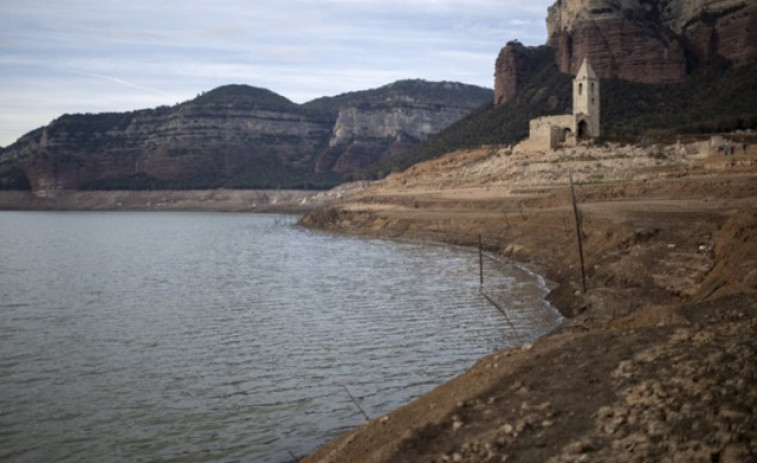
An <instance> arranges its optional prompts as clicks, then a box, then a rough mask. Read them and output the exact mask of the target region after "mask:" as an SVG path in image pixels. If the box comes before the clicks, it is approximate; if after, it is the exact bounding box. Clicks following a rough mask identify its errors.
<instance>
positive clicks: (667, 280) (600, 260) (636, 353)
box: [302, 152, 757, 463]
mask: <svg viewBox="0 0 757 463" xmlns="http://www.w3.org/2000/svg"><path fill="white" fill-rule="evenodd" d="M621 160H622V161H627V160H626V159H621ZM630 161H631V162H624V164H626V165H625V166H619V164H621V163H615V164H611V163H607V164H608V165H609V168H608V167H606V168H605V170H604V171H599V172H596V171H592V170H588V168H587V165H588V164H591V165H590V166H588V167H589V168H591V169H593V168H594V167H595V166H596V165H597V164H600V163H602V164H604V162H597V160H596V159H589V160H588V161H586V162H585V163H584V164H583V165H582V164H581V163H580V162H573V163H572V165H571V167H573V168H575V169H577V170H579V172H581V169H584V170H583V172H582V176H581V177H579V178H580V179H581V180H582V181H581V183H580V184H579V185H578V186H577V193H578V196H579V205H580V207H581V213H582V216H583V230H582V231H583V234H584V235H585V243H586V246H585V247H586V249H585V252H586V262H587V273H588V276H589V291H588V292H587V293H586V294H582V292H581V289H580V272H579V268H578V250H577V246H576V233H575V225H574V222H571V221H570V217H571V215H572V210H571V207H570V200H569V190H568V188H567V186H566V184H565V183H567V182H565V183H563V184H562V185H559V184H558V185H556V184H555V182H554V181H553V179H554V177H553V175H554V173H553V172H556V171H551V169H552V166H549V165H546V166H545V163H544V161H543V159H541V158H538V157H536V158H535V157H528V156H526V157H517V156H510V157H507V158H501V159H497V156H494V157H492V156H491V155H488V156H487V155H486V154H484V153H475V152H474V153H456V154H453V155H449V156H447V157H446V158H442V159H441V160H437V161H431V162H428V163H424V164H421V165H418V166H416V167H415V168H411V169H410V170H409V171H406V172H404V173H402V174H395V175H393V176H390V177H389V178H387V179H386V180H384V181H380V182H377V183H376V184H374V185H372V186H370V187H368V188H367V189H366V190H364V191H363V192H362V193H360V194H359V195H356V196H354V197H351V198H347V199H346V200H345V201H342V202H340V203H337V204H336V205H333V206H328V207H326V208H324V209H319V210H315V211H312V212H310V213H308V214H307V215H305V216H304V217H303V219H302V224H303V225H304V226H306V227H309V228H313V229H318V230H324V231H328V232H336V233H346V234H356V235H362V236H370V237H379V238H389V239H413V240H429V241H434V242H444V243H448V244H456V245H468V246H477V237H478V235H479V234H481V235H482V236H484V242H485V243H487V245H488V246H487V250H488V251H490V252H492V253H494V254H495V255H497V256H501V257H504V258H508V259H511V260H513V261H515V262H518V263H520V264H522V265H523V266H525V267H526V268H527V269H529V270H531V271H535V272H536V273H537V274H539V275H542V276H544V277H545V278H547V279H548V280H550V281H552V282H556V283H557V284H558V286H557V287H555V288H552V290H551V291H550V294H549V296H548V300H549V302H550V303H551V304H552V305H553V306H554V307H555V308H557V309H558V310H559V311H560V312H561V313H562V314H563V316H564V317H565V320H564V321H563V323H562V325H561V326H560V327H559V328H558V329H557V330H555V331H554V332H553V333H550V334H548V335H546V336H544V337H542V338H541V339H539V340H538V341H536V342H534V343H533V344H525V345H523V346H521V347H519V348H513V349H508V350H506V351H503V352H498V353H495V354H492V355H490V356H487V357H485V358H483V359H481V360H480V361H479V362H477V363H476V365H474V366H473V367H472V368H471V369H470V370H468V371H467V372H465V373H463V374H461V375H460V376H458V377H456V378H454V379H453V380H451V381H450V382H448V383H445V384H442V385H440V386H438V387H437V388H435V389H434V390H432V391H431V392H429V393H428V394H427V395H425V396H423V397H421V398H419V399H417V400H416V401H414V402H412V403H410V404H407V405H405V406H403V407H401V408H399V409H397V410H395V411H393V412H391V413H389V414H387V415H385V416H383V417H380V418H378V419H376V420H373V421H371V422H370V423H368V424H366V425H364V426H362V427H360V428H358V429H356V430H352V431H349V432H347V433H345V435H344V436H343V437H341V438H339V439H337V440H336V441H334V442H331V443H328V444H326V445H324V446H323V447H321V448H320V449H319V450H317V451H316V452H314V453H313V454H312V455H310V456H309V457H307V458H305V459H304V460H303V461H304V462H308V463H311V462H351V461H370V462H390V461H391V462H416V461H421V462H449V461H453V462H471V463H472V462H482V461H485V462H488V461H505V460H506V461H508V462H511V461H523V462H530V461H551V462H563V461H565V462H568V461H579V460H580V461H659V460H662V459H674V460H673V461H678V459H680V461H700V460H701V461H713V460H712V458H714V457H713V455H715V456H717V458H720V456H721V455H722V456H723V457H724V459H719V460H714V461H747V460H744V458H746V459H748V458H753V457H757V439H755V438H754V436H755V435H757V434H755V433H754V432H755V431H757V425H756V424H755V420H754V419H753V418H752V416H754V415H753V413H752V412H751V411H755V412H757V394H755V393H754V392H750V391H749V390H748V387H747V386H745V385H746V384H749V383H751V382H754V381H755V380H757V371H755V369H754V368H751V367H749V368H747V367H743V365H745V364H744V363H743V362H744V361H746V362H750V360H748V359H749V358H750V357H749V355H751V354H749V352H757V322H755V320H756V319H757V272H756V271H750V269H754V268H757V187H756V186H755V185H757V168H756V167H757V163H755V156H753V155H752V156H751V157H749V156H744V157H743V159H742V158H739V159H737V160H735V161H733V162H728V163H724V162H723V159H722V158H712V157H710V158H702V157H701V156H699V157H697V158H696V159H690V158H686V157H685V156H684V157H681V158H677V159H676V158H672V159H670V160H669V162H667V163H662V164H661V163H656V162H649V160H648V159H646V158H639V159H631V160H630ZM729 161H730V160H729ZM496 163H499V164H500V166H501V169H502V170H504V171H507V169H511V168H512V167H517V168H518V170H520V171H521V173H520V175H522V173H523V171H524V170H525V171H528V170H529V169H531V170H532V171H536V172H537V174H536V175H531V176H529V175H528V173H527V174H526V176H524V177H522V179H523V180H522V181H521V183H520V184H512V183H509V182H501V183H499V182H497V181H496V180H495V181H491V180H490V181H484V182H482V181H481V175H480V173H481V172H484V171H487V169H489V170H488V171H487V173H489V178H492V177H494V178H495V179H496V172H497V171H496V170H494V169H492V168H491V167H492V165H494V164H496ZM560 164H564V162H561V163H560ZM610 164H611V165H610ZM629 165H630V166H629ZM460 166H465V168H464V169H465V170H466V171H468V172H467V174H459V172H460V170H462V169H460V168H459V167H460ZM531 166H533V168H532V167H531ZM523 167H525V169H524V168H523ZM545 167H546V169H545ZM557 167H558V168H559V169H564V165H558V166H557ZM545 170H546V173H545ZM492 172H493V173H492ZM563 172H564V170H563ZM466 175H467V177H466ZM600 176H604V177H603V178H602V177H600ZM592 178H594V179H597V178H599V179H600V181H592V180H591V179H592ZM512 179H513V177H509V179H508V180H510V181H512ZM713 351H722V352H730V353H729V354H728V355H731V356H732V358H733V359H736V360H737V361H736V364H732V363H728V362H722V361H720V360H719V358H718V357H715V356H712V355H710V354H711V353H712V352H713ZM738 352H742V353H743V355H746V357H744V356H743V355H742V356H740V355H741V354H738ZM752 363H753V362H752ZM684 367H685V368H684ZM662 372H665V373H664V374H663V373H662ZM702 375H704V376H702ZM703 377H706V378H707V380H706V381H702V380H701V379H699V380H698V378H703ZM736 380H738V381H736ZM681 385H686V386H685V387H684V386H681ZM638 391H641V392H638ZM637 393H638V394H641V396H638V395H634V394H637ZM734 394H735V396H734ZM734 397H737V399H734ZM640 401H641V402H640ZM642 402H643V406H642V405H640V403H642ZM732 408H734V409H738V410H746V411H750V412H746V413H742V414H730V412H729V411H728V410H731V409H732ZM660 416H662V417H663V418H662V419H660ZM692 422H693V423H697V424H696V426H695V428H693V429H692V428H691V423H692ZM750 433H751V434H750ZM729 458H730V459H729Z"/></svg>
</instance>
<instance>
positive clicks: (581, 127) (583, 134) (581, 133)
mask: <svg viewBox="0 0 757 463" xmlns="http://www.w3.org/2000/svg"><path fill="white" fill-rule="evenodd" d="M577 131H578V133H577V135H578V139H579V140H583V139H584V138H588V137H589V124H587V123H586V121H580V122H579V123H578V130H577Z"/></svg>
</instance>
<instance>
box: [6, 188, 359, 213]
mask: <svg viewBox="0 0 757 463" xmlns="http://www.w3.org/2000/svg"><path fill="white" fill-rule="evenodd" d="M360 188H362V184H360V183H355V184H345V185H342V186H340V187H338V188H335V189H332V190H328V191H317V190H227V189H215V190H129V191H126V190H113V191H54V192H31V191H0V210H24V211H187V212H189V211H198V212H210V211H214V212H282V213H304V212H308V211H311V210H313V209H317V208H321V207H324V206H326V205H328V204H331V203H332V202H334V201H337V200H340V199H342V198H343V197H345V196H346V195H349V194H352V193H353V192H354V191H357V190H359V189H360Z"/></svg>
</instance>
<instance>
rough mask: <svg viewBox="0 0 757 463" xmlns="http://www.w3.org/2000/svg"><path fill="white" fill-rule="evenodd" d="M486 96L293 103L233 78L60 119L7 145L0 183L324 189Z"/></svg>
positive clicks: (46, 187)
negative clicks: (167, 99) (165, 103)
mask: <svg viewBox="0 0 757 463" xmlns="http://www.w3.org/2000/svg"><path fill="white" fill-rule="evenodd" d="M490 99H491V91H490V90H488V89H483V88H479V87H473V86H468V85H462V84H451V83H445V82H442V83H430V82H424V81H402V82H398V83H395V84H392V85H389V86H386V87H382V88H380V89H376V90H371V91H365V92H355V93H352V94H345V95H341V96H339V97H334V98H324V99H320V100H317V101H316V102H312V104H310V103H309V104H305V105H298V104H295V103H292V102H291V101H289V100H287V99H286V98H284V97H281V96H279V95H276V94H274V93H272V92H270V91H268V90H264V89H257V88H253V87H249V86H244V85H230V86H225V87H221V88H218V89H216V90H213V91H211V92H208V93H206V94H203V95H201V96H199V97H198V98H196V99H194V100H192V101H188V102H186V103H183V104H180V105H177V106H174V107H163V108H157V109H150V110H141V111H134V112H130V113H111V114H79V115H64V116H61V117H60V118H58V119H56V120H55V121H53V122H52V123H50V124H49V125H47V126H45V127H42V128H39V129H37V130H35V131H33V132H30V133H29V134H27V135H25V136H23V137H22V138H20V139H19V140H18V141H17V142H16V143H14V144H13V145H12V146H10V147H8V148H5V149H4V150H2V152H0V187H2V188H6V189H16V188H23V187H24V186H25V185H26V186H27V187H28V186H30V187H31V188H32V189H33V190H34V191H35V192H38V193H39V194H55V192H56V191H60V190H76V189H167V188H168V189H185V188H193V189H196V188H215V187H220V186H223V187H238V188H279V187H281V188H287V187H288V188H302V187H318V186H329V185H333V184H334V183H336V182H338V181H339V180H340V179H341V178H342V176H343V175H344V174H346V173H349V172H351V171H354V170H356V169H360V168H362V167H365V166H367V165H370V164H372V163H374V162H377V161H380V160H382V159H384V158H386V157H388V156H391V155H393V154H396V153H398V152H401V151H402V150H404V149H406V148H407V147H408V146H410V145H412V144H415V143H418V142H419V141H421V140H423V139H425V138H426V137H428V136H430V135H433V134H435V133H437V132H438V131H440V130H442V129H444V128H445V127H447V126H448V125H449V124H451V123H453V122H455V121H456V120H458V119H460V118H461V117H463V116H464V115H466V114H468V113H469V112H470V111H472V110H473V109H474V108H477V107H478V106H480V105H482V104H484V103H485V102H486V101H490ZM24 177H25V178H24Z"/></svg>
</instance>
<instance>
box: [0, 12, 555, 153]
mask: <svg viewBox="0 0 757 463" xmlns="http://www.w3.org/2000/svg"><path fill="white" fill-rule="evenodd" d="M553 2H554V0H530V1H527V2H524V1H523V0H403V1H399V0H317V1H315V0H313V1H309V0H214V1H207V0H183V1H182V2H173V1H170V0H168V1H163V2H158V1H155V0H0V146H8V145H10V144H11V143H13V142H14V141H15V140H16V139H17V138H19V137H20V136H22V135H23V134H25V133H27V132H29V131H31V130H34V129H36V128H38V127H41V126H43V125H46V124H48V123H49V122H50V121H52V120H53V119H55V118H57V117H58V116H60V115H62V114H64V113H69V114H73V113H88V112H89V113H99V112H105V111H130V110H134V109H143V108H153V107H156V106H161V105H173V104H175V103H180V102H183V101H187V100H190V99H192V98H194V97H196V96H197V95H198V94H200V93H202V92H206V91H209V90H212V89H214V88H216V87H219V86H221V85H226V84H248V85H252V86H255V87H262V88H267V89H269V90H271V91H274V92H276V93H278V94H280V95H282V96H284V97H286V98H288V99H290V100H292V101H294V102H296V103H304V102H306V101H310V100H312V99H315V98H319V97H322V96H335V95H338V94H341V93H345V92H350V91H356V90H367V89H370V88H376V87H380V86H383V85H386V84H389V83H392V82H395V81H397V80H401V79H425V80H429V81H453V82H463V83H467V84H473V85H480V86H482V87H489V88H491V87H492V86H493V73H494V62H495V60H496V58H497V54H498V53H499V50H500V49H501V48H502V47H503V46H504V45H505V44H506V43H507V42H508V41H510V40H516V39H517V40H519V41H520V42H522V43H523V44H525V45H541V44H543V43H545V42H546V35H547V33H546V26H545V18H546V14H547V7H548V6H549V5H550V4H551V3H553Z"/></svg>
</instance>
